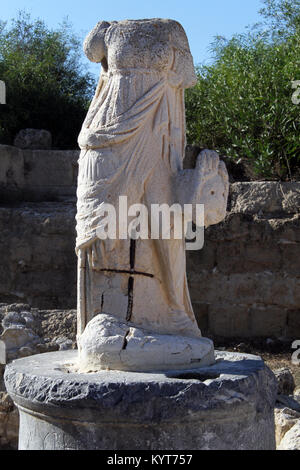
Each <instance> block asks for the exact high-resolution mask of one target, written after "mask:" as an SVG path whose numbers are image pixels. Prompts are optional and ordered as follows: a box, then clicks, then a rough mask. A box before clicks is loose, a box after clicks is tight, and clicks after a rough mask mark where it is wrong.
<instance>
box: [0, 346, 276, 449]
mask: <svg viewBox="0 0 300 470" xmlns="http://www.w3.org/2000/svg"><path fill="white" fill-rule="evenodd" d="M76 355H77V352H76V351H60V352H53V353H46V354H40V355H36V356H31V357H26V358H22V359H18V360H16V361H14V362H12V363H11V364H9V365H8V366H7V367H6V371H5V383H6V387H7V390H8V393H9V394H10V395H11V397H12V398H13V400H14V402H15V404H16V405H17V406H18V408H19V411H20V436H19V449H21V450H31V449H32V450H33V449H36V450H50V449H52V450H69V449H72V450H73V449H81V450H86V449H97V450H197V449H200V450H202V449H203V450H204V449H207V450H223V449H224V450H234V449H237V450H256V449H257V450H260V449H265V450H269V449H275V430H274V404H275V399H276V392H277V385H276V380H275V377H274V375H273V373H272V372H271V371H270V370H269V369H268V368H267V367H266V366H265V364H264V362H263V361H262V360H261V359H260V358H259V357H258V356H252V355H247V354H236V353H228V352H217V353H216V363H215V364H214V365H212V366H209V367H202V368H201V369H193V370H184V371H183V370H177V371H163V372H159V371H158V372H156V373H143V372H139V373H135V372H119V371H112V370H109V371H100V372H97V373H89V374H83V373H81V374H78V373H72V372H70V369H69V365H70V364H73V363H74V361H75V359H76Z"/></svg>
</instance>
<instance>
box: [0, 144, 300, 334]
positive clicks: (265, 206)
mask: <svg viewBox="0 0 300 470" xmlns="http://www.w3.org/2000/svg"><path fill="white" fill-rule="evenodd" d="M193 153H194V154H193ZM78 155H79V152H78V151H76V150H74V151H56V150H21V149H18V148H16V147H11V146H3V145H2V146H0V200H1V205H0V226H1V231H0V250H1V252H0V256H1V260H2V263H1V266H0V302H2V303H6V304H12V303H26V304H30V305H31V306H32V307H35V308H39V309H72V308H73V309H74V308H75V307H76V256H75V252H74V246H75V221H74V217H75V212H76V209H75V204H76V178H77V166H76V161H77V158H78ZM194 157H195V151H194V150H193V149H189V151H188V152H187V156H186V165H185V166H186V167H190V166H192V165H193V158H194ZM299 208H300V183H298V182H294V183H278V182H234V183H232V184H231V188H230V197H229V202H228V214H227V217H226V219H225V221H224V222H222V223H221V224H219V225H217V226H212V227H210V228H209V229H207V230H206V233H205V245H204V248H203V250H201V251H190V252H188V253H187V265H188V279H189V286H190V292H191V297H192V301H193V305H194V309H195V313H196V316H197V320H198V322H199V324H200V327H201V328H202V330H203V332H204V333H205V334H209V335H218V336H226V337H253V336H262V337H272V336H275V337H292V338H295V337H298V338H299V337H300V274H299V273H300V269H299V268H300V256H299V255H300V248H299V247H300V224H299Z"/></svg>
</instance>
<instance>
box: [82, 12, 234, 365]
mask: <svg viewBox="0 0 300 470" xmlns="http://www.w3.org/2000/svg"><path fill="white" fill-rule="evenodd" d="M84 50H85V53H86V55H87V57H88V58H89V59H90V60H91V61H93V62H101V64H102V72H101V77H100V80H99V84H98V87H97V90H96V93H95V96H94V99H93V101H92V103H91V106H90V108H89V111H88V114H87V116H86V119H85V121H84V123H83V126H82V129H81V132H80V134H79V138H78V142H79V146H80V148H81V154H80V158H79V176H78V192H77V196H78V203H77V217H76V219H77V242H76V251H77V255H78V347H79V363H78V364H79V368H80V369H81V370H98V369H103V368H111V369H120V370H155V369H156V370H158V369H170V368H173V369H174V368H193V367H199V366H201V365H207V364H211V363H213V360H214V352H213V344H212V342H211V341H210V340H208V339H206V338H202V337H201V332H200V330H199V328H198V326H197V323H196V320H195V317H194V313H193V309H192V305H191V301H190V296H189V292H188V287H187V279H186V269H185V240H184V238H182V239H174V238H172V236H171V237H170V239H161V238H160V239H151V238H149V239H137V240H133V239H123V238H121V237H117V238H116V239H106V240H103V239H100V238H99V237H98V236H97V230H98V229H99V227H100V226H101V221H102V219H101V217H100V216H99V208H101V205H102V204H103V203H109V204H112V205H113V206H114V207H115V209H116V215H117V218H118V217H119V216H120V213H119V196H126V197H127V205H128V207H130V206H131V205H133V204H144V205H145V206H146V207H147V208H149V212H150V207H151V205H153V204H168V205H169V206H171V205H172V204H174V203H179V204H180V205H181V206H183V205H184V204H186V203H194V204H196V203H198V204H204V210H205V219H204V223H205V226H209V225H211V224H216V223H218V222H220V221H221V220H223V219H224V217H225V213H226V202H227V197H228V176H227V171H226V168H225V165H224V163H223V162H221V161H219V157H218V155H217V154H216V153H215V152H211V151H204V152H202V153H201V154H200V155H199V156H198V159H197V163H196V168H195V169H194V170H183V158H184V151H185V113H184V89H185V88H188V87H192V86H194V85H195V83H196V75H195V71H194V66H193V59H192V56H191V53H190V49H189V45H188V41H187V38H186V35H185V32H184V30H183V28H182V27H181V25H180V24H179V23H177V22H176V21H172V20H162V19H153V20H132V21H129V20H126V21H119V22H116V21H113V22H111V23H108V22H105V21H101V22H99V23H98V24H97V25H96V26H95V28H94V29H93V30H92V31H91V32H90V34H89V35H88V36H87V38H86V40H85V43H84ZM150 224H151V223H150ZM172 229H173V228H172Z"/></svg>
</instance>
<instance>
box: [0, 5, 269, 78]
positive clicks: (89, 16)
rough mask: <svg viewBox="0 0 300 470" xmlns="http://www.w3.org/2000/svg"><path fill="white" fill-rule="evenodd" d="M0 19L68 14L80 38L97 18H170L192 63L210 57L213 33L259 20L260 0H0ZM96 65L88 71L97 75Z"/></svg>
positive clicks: (53, 21) (54, 19) (52, 23)
mask: <svg viewBox="0 0 300 470" xmlns="http://www.w3.org/2000/svg"><path fill="white" fill-rule="evenodd" d="M0 3H1V6H0V19H1V20H10V19H11V18H14V17H15V16H16V14H17V12H18V10H22V9H25V10H26V11H27V12H29V13H31V15H32V17H33V18H37V17H38V18H41V19H43V20H44V21H45V22H46V24H47V25H48V26H49V27H54V28H55V27H56V26H57V25H58V24H59V23H60V22H61V21H62V20H63V19H64V18H65V17H68V18H69V20H70V22H71V23H72V25H73V29H74V31H75V32H76V33H77V34H78V35H79V36H80V37H82V38H84V36H85V34H87V33H88V32H89V31H90V29H92V28H93V27H94V25H95V24H96V23H97V21H99V20H121V19H125V18H128V19H137V18H172V19H175V20H177V21H179V22H180V23H181V24H182V26H183V27H184V29H185V31H186V33H187V36H188V39H189V43H190V48H191V52H192V55H193V57H194V62H195V64H199V63H205V62H208V61H209V60H210V52H209V45H210V43H211V42H212V40H213V38H214V36H216V35H222V36H225V37H230V36H231V35H232V34H234V33H241V32H243V31H245V27H246V26H247V25H249V24H250V25H251V24H253V23H256V22H257V21H259V19H260V17H259V15H258V11H259V9H260V8H261V7H262V1H261V0H148V1H145V0H102V1H101V0H81V1H78V0H77V1H76V0H51V1H49V0H0ZM98 70H99V66H95V65H93V66H92V67H91V71H92V72H94V73H96V74H97V71H98Z"/></svg>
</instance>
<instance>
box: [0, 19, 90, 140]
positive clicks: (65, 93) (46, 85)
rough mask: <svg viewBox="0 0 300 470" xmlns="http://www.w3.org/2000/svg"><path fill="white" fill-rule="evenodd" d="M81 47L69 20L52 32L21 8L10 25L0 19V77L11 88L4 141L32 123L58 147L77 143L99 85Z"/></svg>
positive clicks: (0, 129)
mask: <svg viewBox="0 0 300 470" xmlns="http://www.w3.org/2000/svg"><path fill="white" fill-rule="evenodd" d="M81 51H82V49H81V41H80V40H79V39H78V38H77V37H76V36H75V35H74V33H73V32H72V28H71V26H70V24H69V23H68V22H67V21H64V22H63V23H62V25H61V26H60V27H59V28H58V29H56V30H50V29H49V28H48V27H47V26H46V25H45V23H44V22H43V21H41V20H31V18H30V15H28V14H26V13H24V12H20V13H19V16H18V18H17V19H15V20H13V21H12V24H11V26H10V27H8V25H7V24H6V23H4V22H3V21H2V22H0V79H1V80H4V82H5V84H6V91H7V99H6V101H7V104H6V105H5V106H1V109H0V111H1V117H0V142H1V143H6V144H11V143H12V142H13V138H14V136H15V134H16V133H17V132H18V131H19V130H20V129H24V128H28V127H31V128H38V129H41V128H42V129H47V130H49V131H50V132H51V133H52V136H53V146H54V147H56V148H76V147H77V143H76V142H77V136H78V133H79V131H80V127H81V125H82V122H83V119H84V117H85V114H86V110H87V108H88V105H89V102H90V99H91V96H92V92H93V89H94V86H95V83H94V79H93V77H92V75H91V74H90V73H87V72H86V71H85V70H84V67H83V63H82V62H81V57H82V52H81Z"/></svg>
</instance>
